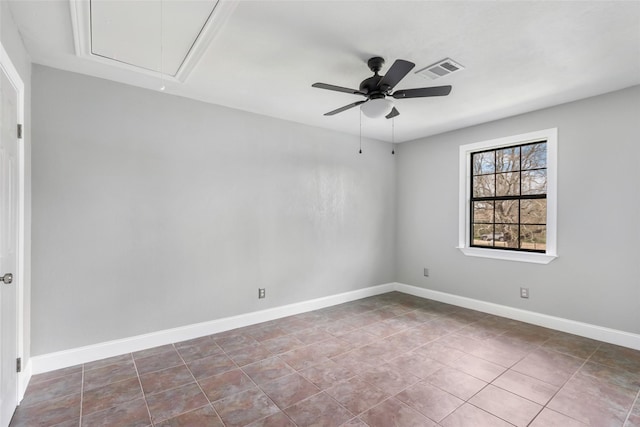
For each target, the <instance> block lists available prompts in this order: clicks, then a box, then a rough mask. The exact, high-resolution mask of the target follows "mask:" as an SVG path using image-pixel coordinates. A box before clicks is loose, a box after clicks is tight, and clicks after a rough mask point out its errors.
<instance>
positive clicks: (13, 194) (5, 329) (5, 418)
mask: <svg viewBox="0 0 640 427" xmlns="http://www.w3.org/2000/svg"><path fill="white" fill-rule="evenodd" d="M0 101H1V103H2V106H1V109H0V322H1V323H0V334H2V335H1V336H0V365H1V366H0V427H6V426H8V425H9V422H10V421H11V417H12V416H13V412H14V411H15V409H16V406H17V403H18V374H17V371H16V358H17V356H18V311H17V307H18V304H17V301H18V300H17V296H18V292H17V283H18V280H17V277H16V275H17V273H18V255H17V253H18V251H17V247H18V243H17V235H18V233H17V230H18V134H17V127H18V126H17V125H18V118H17V112H18V93H17V91H16V88H15V87H14V86H13V85H12V84H11V81H10V80H9V78H8V77H7V75H6V74H5V72H4V70H3V69H2V68H1V67H0ZM10 276H13V277H12V278H11V277H10ZM9 282H10V283H9Z"/></svg>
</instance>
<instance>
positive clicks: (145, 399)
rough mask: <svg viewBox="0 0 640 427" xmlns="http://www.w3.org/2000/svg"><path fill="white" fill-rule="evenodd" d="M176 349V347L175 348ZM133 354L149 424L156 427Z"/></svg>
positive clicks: (134, 366) (132, 357)
mask: <svg viewBox="0 0 640 427" xmlns="http://www.w3.org/2000/svg"><path fill="white" fill-rule="evenodd" d="M174 348H175V347H174ZM130 354H131V359H132V360H133V368H134V369H135V370H136V377H137V378H138V384H139V385H140V392H142V398H143V399H144V406H145V407H146V408H147V415H148V416H149V422H151V425H155V423H154V422H153V417H152V416H151V409H149V402H147V396H146V394H145V393H144V388H143V387H142V380H141V379H140V372H139V371H138V364H137V363H136V358H135V357H134V356H133V353H130Z"/></svg>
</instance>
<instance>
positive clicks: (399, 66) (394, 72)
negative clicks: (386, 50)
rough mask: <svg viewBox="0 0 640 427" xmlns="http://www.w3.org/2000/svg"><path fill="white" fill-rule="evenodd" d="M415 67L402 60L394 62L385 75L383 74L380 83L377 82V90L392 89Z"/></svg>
mask: <svg viewBox="0 0 640 427" xmlns="http://www.w3.org/2000/svg"><path fill="white" fill-rule="evenodd" d="M415 66H416V64H414V63H413V62H409V61H405V60H404V59H396V62H394V63H393V65H392V66H391V68H389V71H387V74H385V75H384V76H383V77H382V79H380V82H378V88H379V89H382V90H384V91H388V90H391V89H393V88H394V87H395V86H396V85H397V84H398V83H399V82H400V80H402V79H403V78H404V76H406V75H407V74H409V71H411V69H412V68H413V67H415Z"/></svg>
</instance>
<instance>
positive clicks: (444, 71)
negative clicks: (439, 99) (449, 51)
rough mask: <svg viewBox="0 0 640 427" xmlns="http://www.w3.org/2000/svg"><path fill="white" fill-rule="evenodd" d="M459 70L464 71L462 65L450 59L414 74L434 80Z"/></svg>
mask: <svg viewBox="0 0 640 427" xmlns="http://www.w3.org/2000/svg"><path fill="white" fill-rule="evenodd" d="M460 70H464V67H463V66H462V65H460V64H459V63H457V62H455V61H454V60H453V59H451V58H446V59H443V60H442V61H438V62H436V63H435V64H431V65H429V66H428V67H424V68H422V69H420V70H418V71H416V74H420V75H421V76H424V77H428V78H430V79H431V80H435V79H439V78H440V77H444V76H447V75H449V74H451V73H455V72H456V71H460Z"/></svg>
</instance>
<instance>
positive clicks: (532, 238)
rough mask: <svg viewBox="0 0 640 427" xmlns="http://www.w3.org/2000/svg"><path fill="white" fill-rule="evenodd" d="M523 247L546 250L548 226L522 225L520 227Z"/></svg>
mask: <svg viewBox="0 0 640 427" xmlns="http://www.w3.org/2000/svg"><path fill="white" fill-rule="evenodd" d="M520 234H521V237H520V239H521V241H522V246H521V248H522V249H533V250H538V251H540V250H546V249H547V226H546V225H522V226H521V227H520Z"/></svg>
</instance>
